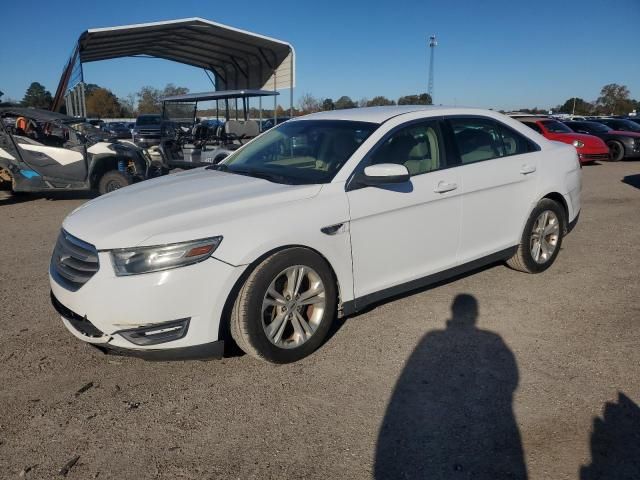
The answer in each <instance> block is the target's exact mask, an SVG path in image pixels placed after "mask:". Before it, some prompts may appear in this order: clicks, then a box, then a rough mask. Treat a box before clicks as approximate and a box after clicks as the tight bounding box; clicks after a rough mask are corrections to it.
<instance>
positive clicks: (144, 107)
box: [136, 83, 189, 114]
mask: <svg viewBox="0 0 640 480" xmlns="http://www.w3.org/2000/svg"><path fill="white" fill-rule="evenodd" d="M186 93H189V89H188V88H186V87H176V86H175V85H174V84H173V83H168V84H167V85H166V86H165V87H164V88H163V89H162V90H160V89H158V88H155V87H150V86H148V85H147V86H144V87H142V88H141V89H140V91H139V92H138V93H136V97H137V98H138V113H139V114H142V113H160V112H161V111H162V99H163V98H164V97H169V96H172V95H184V94H186Z"/></svg>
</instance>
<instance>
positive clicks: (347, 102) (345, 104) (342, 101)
mask: <svg viewBox="0 0 640 480" xmlns="http://www.w3.org/2000/svg"><path fill="white" fill-rule="evenodd" d="M355 107H357V105H356V103H355V102H354V101H353V100H351V98H350V97H347V96H346V95H343V96H342V97H340V98H339V99H338V100H336V103H335V104H334V108H335V109H336V110H342V109H345V108H355Z"/></svg>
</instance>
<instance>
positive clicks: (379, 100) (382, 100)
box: [367, 95, 396, 107]
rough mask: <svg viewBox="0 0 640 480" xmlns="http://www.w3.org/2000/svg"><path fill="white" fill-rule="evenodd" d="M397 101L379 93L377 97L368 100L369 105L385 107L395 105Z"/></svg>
mask: <svg viewBox="0 0 640 480" xmlns="http://www.w3.org/2000/svg"><path fill="white" fill-rule="evenodd" d="M395 104H396V102H394V101H393V100H389V99H388V98H387V97H383V96H382V95H379V96H377V97H373V98H372V99H371V100H369V101H368V102H367V107H384V106H386V105H395Z"/></svg>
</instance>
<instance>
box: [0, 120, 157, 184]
mask: <svg viewBox="0 0 640 480" xmlns="http://www.w3.org/2000/svg"><path fill="white" fill-rule="evenodd" d="M0 119H1V121H0V181H4V182H10V185H11V190H12V191H13V192H50V191H71V190H75V191H89V190H94V191H97V192H99V193H100V194H104V193H108V192H111V191H114V190H117V189H119V188H122V187H126V186H127V185H130V184H132V183H135V182H138V181H141V180H145V179H146V178H149V177H150V176H153V171H154V169H153V168H152V165H151V164H152V162H151V158H150V157H149V156H148V154H146V153H145V152H144V151H143V150H142V149H140V148H138V147H136V146H135V145H134V144H133V143H132V142H130V141H119V140H117V139H115V138H114V137H113V135H110V134H109V133H107V132H104V131H102V130H100V129H97V128H95V127H94V126H93V125H91V124H89V123H87V122H85V121H84V119H79V118H74V117H69V116H66V115H63V114H60V113H54V112H50V111H48V110H39V109H32V108H21V107H3V108H0Z"/></svg>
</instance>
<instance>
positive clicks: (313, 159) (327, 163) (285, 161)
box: [215, 120, 378, 184]
mask: <svg viewBox="0 0 640 480" xmlns="http://www.w3.org/2000/svg"><path fill="white" fill-rule="evenodd" d="M377 127H378V125H377V124H374V123H366V122H351V121H343V120H300V121H293V122H288V123H284V124H282V125H281V126H280V127H278V128H276V129H273V130H270V131H269V132H267V133H265V134H263V135H261V136H259V137H257V138H256V139H255V140H254V141H252V142H251V143H249V144H248V145H247V146H246V147H244V148H242V149H241V150H239V151H238V152H236V153H234V154H232V155H230V156H229V157H227V158H226V159H225V160H224V161H223V162H222V163H221V164H220V165H216V166H215V167H216V169H220V170H226V171H229V172H234V173H239V174H243V175H250V176H255V177H259V178H265V179H267V180H270V181H274V182H277V183H289V184H316V183H329V182H330V181H331V180H332V179H333V177H334V176H335V175H336V173H338V171H339V170H340V168H342V166H343V165H344V164H345V163H346V161H347V160H348V159H349V157H351V155H352V154H353V152H355V151H356V149H357V148H358V147H359V146H360V144H362V142H364V140H365V139H366V138H367V137H369V135H371V133H373V131H374V130H375V129H376V128H377Z"/></svg>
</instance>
